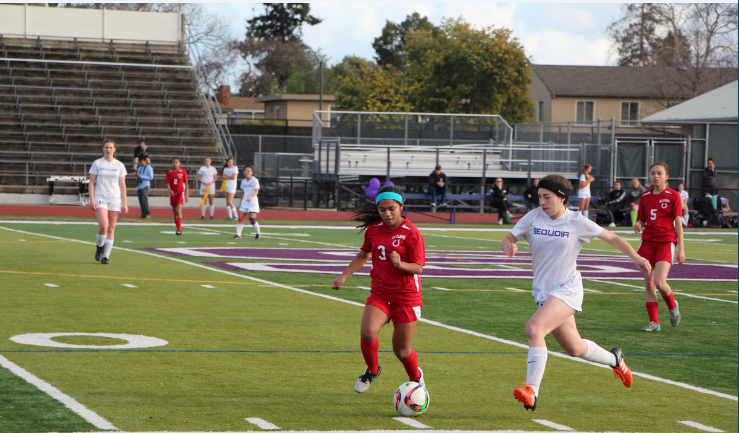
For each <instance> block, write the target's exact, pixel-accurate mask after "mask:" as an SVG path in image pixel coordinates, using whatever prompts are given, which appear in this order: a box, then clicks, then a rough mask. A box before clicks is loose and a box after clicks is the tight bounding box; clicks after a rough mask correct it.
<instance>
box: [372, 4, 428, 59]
mask: <svg viewBox="0 0 739 433" xmlns="http://www.w3.org/2000/svg"><path fill="white" fill-rule="evenodd" d="M416 30H425V31H434V30H437V28H436V26H434V25H433V24H431V22H430V21H429V19H428V18H427V17H421V15H419V14H418V12H414V13H413V14H412V15H408V16H407V17H406V18H405V20H403V22H401V23H400V24H396V23H394V22H392V21H387V22H386V23H385V27H383V28H382V35H381V36H380V37H377V38H375V40H374V42H373V43H372V48H374V49H375V53H377V57H375V59H376V60H377V64H378V65H380V66H387V65H393V66H395V67H396V68H397V69H399V70H400V71H405V68H406V60H405V49H404V47H405V41H406V37H407V36H408V35H410V34H411V33H413V32H414V31H416Z"/></svg>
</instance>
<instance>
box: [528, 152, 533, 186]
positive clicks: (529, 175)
mask: <svg viewBox="0 0 739 433" xmlns="http://www.w3.org/2000/svg"><path fill="white" fill-rule="evenodd" d="M532 152H533V151H532V150H531V146H529V174H528V176H527V181H526V185H531V153H532Z"/></svg>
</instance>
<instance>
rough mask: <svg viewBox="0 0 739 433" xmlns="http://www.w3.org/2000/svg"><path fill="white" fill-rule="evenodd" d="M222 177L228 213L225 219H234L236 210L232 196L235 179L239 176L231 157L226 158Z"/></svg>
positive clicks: (237, 168)
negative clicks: (224, 184)
mask: <svg viewBox="0 0 739 433" xmlns="http://www.w3.org/2000/svg"><path fill="white" fill-rule="evenodd" d="M222 177H223V181H224V182H226V191H225V192H226V212H227V213H228V218H226V220H227V221H231V220H235V219H236V217H237V216H238V212H236V206H234V196H235V195H236V179H237V178H238V177H239V167H236V166H235V165H234V159H233V158H228V159H227V160H226V165H224V166H223V175H222Z"/></svg>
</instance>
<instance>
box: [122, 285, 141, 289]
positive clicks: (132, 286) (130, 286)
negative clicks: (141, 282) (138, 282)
mask: <svg viewBox="0 0 739 433" xmlns="http://www.w3.org/2000/svg"><path fill="white" fill-rule="evenodd" d="M121 285H122V286H123V287H128V288H130V289H138V287H137V286H134V285H133V284H121Z"/></svg>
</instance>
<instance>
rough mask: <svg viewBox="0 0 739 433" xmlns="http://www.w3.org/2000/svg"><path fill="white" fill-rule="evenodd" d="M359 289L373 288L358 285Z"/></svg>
mask: <svg viewBox="0 0 739 433" xmlns="http://www.w3.org/2000/svg"><path fill="white" fill-rule="evenodd" d="M357 289H362V290H372V288H370V287H364V286H357Z"/></svg>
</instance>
